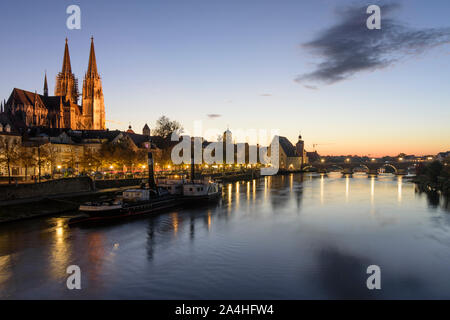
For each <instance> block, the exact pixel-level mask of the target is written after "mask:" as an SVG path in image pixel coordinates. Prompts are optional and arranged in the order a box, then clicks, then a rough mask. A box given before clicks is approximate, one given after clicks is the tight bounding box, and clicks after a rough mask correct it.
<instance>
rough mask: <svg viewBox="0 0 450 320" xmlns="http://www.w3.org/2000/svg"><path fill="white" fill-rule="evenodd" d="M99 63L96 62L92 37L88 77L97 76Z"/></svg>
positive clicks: (92, 38)
mask: <svg viewBox="0 0 450 320" xmlns="http://www.w3.org/2000/svg"><path fill="white" fill-rule="evenodd" d="M97 75H98V73H97V61H96V60H95V50H94V37H91V52H90V53H89V65H88V70H87V76H88V77H89V76H97Z"/></svg>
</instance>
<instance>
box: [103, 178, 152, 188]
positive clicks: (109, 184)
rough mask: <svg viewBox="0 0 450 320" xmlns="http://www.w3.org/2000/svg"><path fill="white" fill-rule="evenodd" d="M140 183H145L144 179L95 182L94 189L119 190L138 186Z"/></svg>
mask: <svg viewBox="0 0 450 320" xmlns="http://www.w3.org/2000/svg"><path fill="white" fill-rule="evenodd" d="M142 181H146V179H144V178H134V179H118V180H96V181H95V188H96V189H112V188H120V187H130V186H138V185H140V184H141V183H142Z"/></svg>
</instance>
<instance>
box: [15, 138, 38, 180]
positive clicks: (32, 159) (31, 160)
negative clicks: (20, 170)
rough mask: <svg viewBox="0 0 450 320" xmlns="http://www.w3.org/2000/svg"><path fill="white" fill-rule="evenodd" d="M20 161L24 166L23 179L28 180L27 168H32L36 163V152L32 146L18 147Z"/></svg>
mask: <svg viewBox="0 0 450 320" xmlns="http://www.w3.org/2000/svg"><path fill="white" fill-rule="evenodd" d="M19 153H20V161H21V162H22V165H23V166H24V167H25V180H28V168H32V167H34V166H35V165H36V162H37V159H36V152H35V150H34V148H28V147H23V146H22V147H21V148H20V149H19Z"/></svg>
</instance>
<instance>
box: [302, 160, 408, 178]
mask: <svg viewBox="0 0 450 320" xmlns="http://www.w3.org/2000/svg"><path fill="white" fill-rule="evenodd" d="M415 165H416V164H415V163H414V162H412V161H395V162H394V161H391V162H381V161H364V162H362V161H355V162H352V161H344V162H326V161H318V162H313V163H308V164H306V165H305V166H304V167H303V170H305V171H317V172H320V173H327V172H332V171H340V172H342V173H344V174H352V173H354V172H366V173H368V174H378V173H380V171H381V170H382V169H386V168H390V169H392V170H393V172H394V173H395V174H397V175H405V174H407V173H408V169H413V168H414V167H415Z"/></svg>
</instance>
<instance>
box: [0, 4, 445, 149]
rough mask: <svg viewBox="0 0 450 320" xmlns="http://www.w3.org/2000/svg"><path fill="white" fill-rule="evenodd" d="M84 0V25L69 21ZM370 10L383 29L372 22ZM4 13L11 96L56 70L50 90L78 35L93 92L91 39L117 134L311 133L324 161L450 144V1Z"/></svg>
mask: <svg viewBox="0 0 450 320" xmlns="http://www.w3.org/2000/svg"><path fill="white" fill-rule="evenodd" d="M73 4H75V5H78V6H79V7H80V9H81V29H80V30H69V29H68V28H67V27H66V20H67V18H68V17H69V14H67V13H66V8H67V7H68V6H69V5H73ZM371 4H377V5H380V7H381V30H368V29H367V27H366V26H365V21H366V19H367V17H369V14H367V13H366V12H365V8H366V7H367V6H368V5H371ZM0 12H1V13H2V19H0V39H1V50H0V70H1V75H2V76H1V77H0V98H1V99H7V98H8V97H9V95H10V93H11V91H12V89H13V88H14V87H17V88H21V89H25V90H29V91H35V90H37V91H38V92H41V93H42V88H43V78H44V72H45V71H47V76H48V82H49V87H50V94H52V93H53V89H54V86H55V77H56V75H57V73H58V72H59V71H60V69H61V65H62V59H63V52H64V39H65V38H66V37H67V38H68V41H69V49H70V56H71V62H72V71H73V72H74V73H75V75H76V76H77V77H78V79H79V87H80V88H81V87H82V81H83V76H84V73H85V72H86V69H87V64H88V58H89V46H90V37H91V36H93V37H94V42H95V50H96V56H97V65H98V70H99V73H100V75H101V77H102V83H103V92H104V99H105V105H106V119H107V123H106V125H107V127H108V128H110V129H120V130H126V129H127V127H128V125H130V124H131V125H132V128H133V129H134V130H135V131H136V132H141V130H142V127H143V126H144V124H145V123H148V125H149V126H150V128H153V127H154V126H155V122H156V120H157V119H158V118H159V117H160V116H162V115H166V116H168V117H169V118H170V119H173V120H178V121H179V122H181V123H182V124H183V126H184V128H185V130H186V131H188V132H192V129H193V126H194V123H195V121H202V127H203V129H204V130H207V129H215V130H218V131H224V130H225V129H226V128H227V127H229V128H230V130H231V131H238V130H239V129H247V130H248V129H255V130H267V131H270V130H278V132H279V134H280V135H282V136H286V137H288V139H290V140H291V142H293V143H294V144H295V143H296V141H297V137H298V135H299V134H301V135H302V137H303V139H304V140H305V144H306V148H307V150H308V151H313V149H314V146H313V145H315V150H317V151H318V152H319V153H320V154H321V155H340V154H343V155H348V154H352V155H355V154H358V155H369V156H380V155H397V154H398V153H400V152H403V153H407V154H416V155H422V154H436V153H438V152H441V151H446V150H450V125H449V124H450V90H449V87H450V72H449V71H450V44H449V43H450V31H449V30H450V29H449V27H450V21H449V19H448V17H449V15H450V2H449V1H447V0H435V1H432V2H430V1H425V0H423V1H419V0H409V1H406V0H405V1H401V0H398V1H388V2H386V1H383V2H381V1H375V0H372V1H370V2H367V1H338V0H334V1H330V0H303V1H301V0H293V1H283V0H282V1H277V0H245V1H243V0H227V1H217V0H191V1H185V0H158V1H156V0H153V1H148V0H146V1H144V0H142V1H132V0H131V1H117V0H108V1H100V0H95V1H92V0H89V1H87V0H83V1H76V0H70V1H65V0H57V1H46V0H44V1H31V0H29V1H24V0H16V1H2V2H1V3H0ZM211 115H215V116H211ZM237 142H241V141H237Z"/></svg>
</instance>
